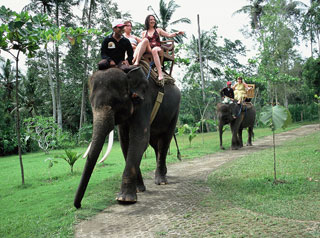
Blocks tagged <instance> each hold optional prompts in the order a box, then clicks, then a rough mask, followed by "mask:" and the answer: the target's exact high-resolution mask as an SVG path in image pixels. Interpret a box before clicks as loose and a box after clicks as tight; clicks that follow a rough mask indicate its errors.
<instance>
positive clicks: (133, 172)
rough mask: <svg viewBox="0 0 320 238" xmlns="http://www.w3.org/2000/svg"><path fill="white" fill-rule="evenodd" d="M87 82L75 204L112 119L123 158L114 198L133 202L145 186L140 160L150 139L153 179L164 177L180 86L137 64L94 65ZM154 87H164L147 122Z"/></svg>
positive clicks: (154, 96)
mask: <svg viewBox="0 0 320 238" xmlns="http://www.w3.org/2000/svg"><path fill="white" fill-rule="evenodd" d="M89 88H90V103H91V107H92V112H93V132H92V142H91V146H90V149H89V152H88V156H87V161H86V164H85V166H84V170H83V173H82V177H81V180H80V184H79V186H78V189H77V192H76V195H75V199H74V206H75V207H76V208H80V207H81V201H82V198H83V196H84V193H85V190H86V188H87V185H88V182H89V180H90V177H91V174H92V172H93V169H94V167H95V164H96V162H97V159H98V157H99V154H100V152H101V150H102V147H103V144H104V141H105V139H106V136H107V135H108V134H109V133H110V132H111V131H112V130H113V129H114V127H115V126H116V125H117V126H118V130H119V138H120V145H121V149H122V152H123V156H124V159H125V168H124V171H123V175H122V183H121V189H120V192H119V194H118V195H117V197H116V200H117V201H118V202H119V203H129V204H130V203H135V202H136V201H137V192H143V191H145V190H146V187H145V185H144V183H143V178H142V175H141V171H140V162H141V159H142V156H143V153H144V152H145V150H146V149H147V147H148V144H149V143H150V145H151V146H152V148H153V149H154V151H155V154H156V170H155V183H156V184H158V185H162V184H167V183H168V181H167V177H166V173H167V167H166V155H167V152H168V149H169V145H170V142H171V139H172V136H173V135H174V130H175V127H176V123H177V119H178V115H179V108H180V98H181V93H180V90H179V88H178V87H177V86H176V85H175V84H164V86H163V87H161V86H159V84H157V83H156V82H155V81H154V80H152V79H151V78H150V79H148V78H147V77H146V74H145V72H144V71H143V70H142V68H141V67H135V68H133V69H131V70H130V71H129V72H124V71H123V70H121V69H119V68H109V69H106V70H99V71H96V72H95V73H94V74H93V75H92V76H91V78H90V80H89ZM159 90H163V91H164V96H163V100H162V103H161V105H160V107H159V110H158V112H157V115H156V116H155V118H154V120H153V122H152V123H151V125H150V115H151V113H152V109H153V106H154V104H155V101H156V100H157V95H158V92H159Z"/></svg>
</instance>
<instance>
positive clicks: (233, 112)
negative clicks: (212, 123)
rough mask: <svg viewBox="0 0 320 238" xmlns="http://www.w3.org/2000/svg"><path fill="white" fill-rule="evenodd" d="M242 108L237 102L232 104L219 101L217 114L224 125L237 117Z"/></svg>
mask: <svg viewBox="0 0 320 238" xmlns="http://www.w3.org/2000/svg"><path fill="white" fill-rule="evenodd" d="M240 110H241V106H240V105H239V104H237V103H235V102H233V103H230V104H225V103H218V104H217V114H218V118H219V121H220V123H222V124H223V125H226V124H229V123H231V122H232V121H234V120H235V119H236V118H237V116H238V115H239V112H240Z"/></svg>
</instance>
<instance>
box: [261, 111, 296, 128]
mask: <svg viewBox="0 0 320 238" xmlns="http://www.w3.org/2000/svg"><path fill="white" fill-rule="evenodd" d="M260 121H261V122H262V123H263V124H265V125H267V126H269V127H271V129H272V130H273V131H274V130H277V129H279V128H285V127H286V126H287V125H288V124H290V123H291V114H290V112H289V110H288V109H286V108H285V107H283V106H279V105H276V106H267V107H265V108H264V110H263V111H262V112H261V114H260Z"/></svg>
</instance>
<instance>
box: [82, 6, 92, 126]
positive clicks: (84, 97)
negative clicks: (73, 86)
mask: <svg viewBox="0 0 320 238" xmlns="http://www.w3.org/2000/svg"><path fill="white" fill-rule="evenodd" d="M92 8H93V0H91V1H90V7H89V14H88V29H90V28H91V12H92V10H93V9H92ZM86 44H87V45H86V51H85V61H84V77H83V80H82V98H81V113H80V125H79V129H81V128H82V125H83V124H84V123H86V121H87V116H86V101H87V98H88V84H87V81H88V75H89V73H88V55H89V40H86Z"/></svg>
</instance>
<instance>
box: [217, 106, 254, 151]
mask: <svg viewBox="0 0 320 238" xmlns="http://www.w3.org/2000/svg"><path fill="white" fill-rule="evenodd" d="M217 114H218V119H219V137H220V148H221V149H222V150H224V147H223V145H222V134H223V126H224V125H226V124H230V128H231V132H232V140H231V149H233V150H237V149H239V148H241V147H243V142H242V130H243V128H248V141H247V145H248V146H252V138H253V135H254V134H253V127H254V123H255V119H256V109H255V107H254V106H253V105H252V104H238V103H237V102H233V103H230V104H224V103H218V104H217Z"/></svg>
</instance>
